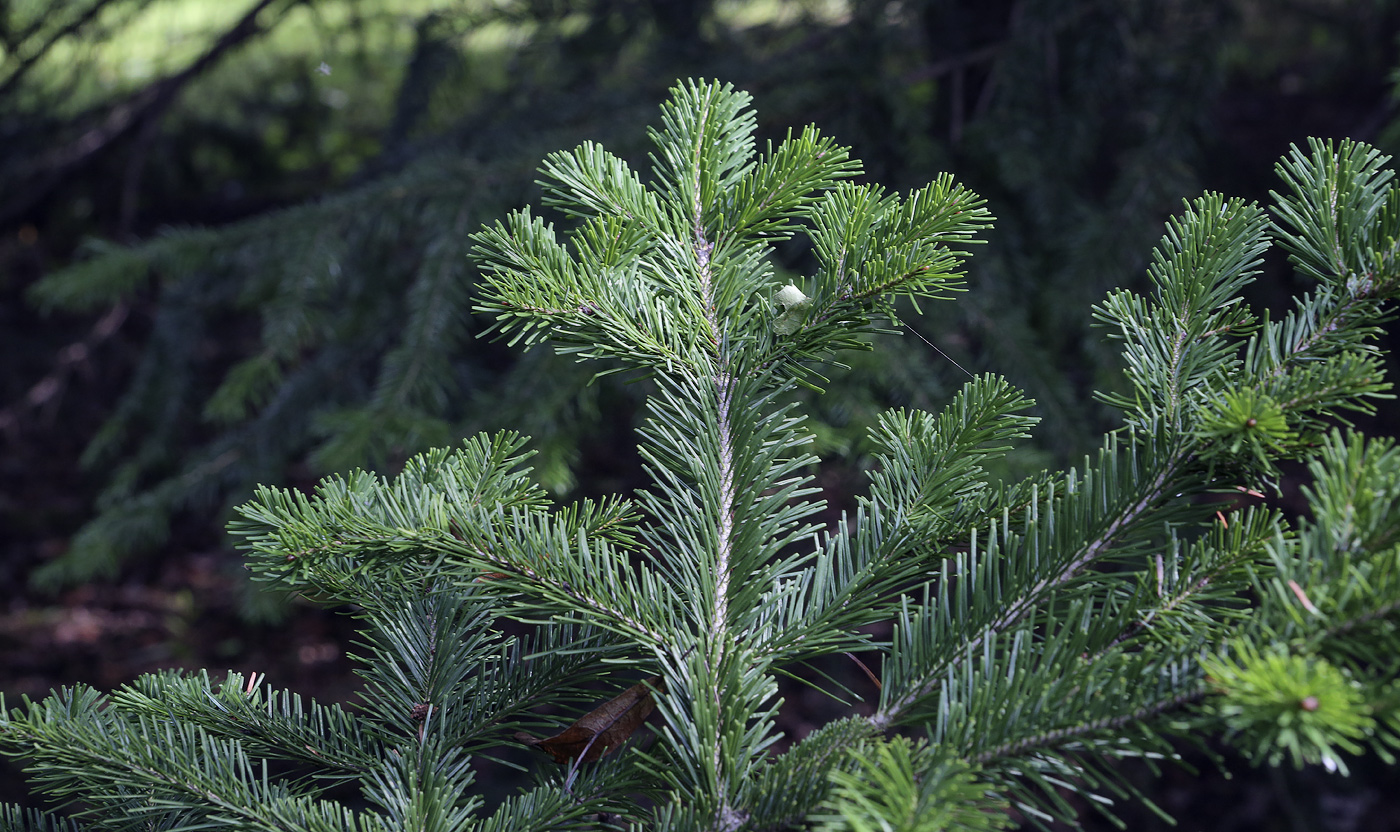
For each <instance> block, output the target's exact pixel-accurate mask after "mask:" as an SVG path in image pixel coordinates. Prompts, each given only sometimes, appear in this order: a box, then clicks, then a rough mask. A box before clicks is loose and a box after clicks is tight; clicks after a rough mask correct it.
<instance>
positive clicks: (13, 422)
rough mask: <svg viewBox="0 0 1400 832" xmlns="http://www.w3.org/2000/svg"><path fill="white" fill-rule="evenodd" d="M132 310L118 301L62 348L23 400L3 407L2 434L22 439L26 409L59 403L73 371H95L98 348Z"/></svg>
mask: <svg viewBox="0 0 1400 832" xmlns="http://www.w3.org/2000/svg"><path fill="white" fill-rule="evenodd" d="M129 312H130V306H129V305H128V304H127V303H126V302H125V301H120V302H118V303H117V304H115V305H114V306H113V307H112V308H111V309H109V310H107V314H105V315H103V316H102V317H101V318H100V319H99V320H98V321H97V323H95V324H93V326H92V329H90V330H88V334H87V337H85V338H83V340H81V341H74V342H73V343H71V344H69V345H68V346H66V347H64V348H63V349H61V350H59V351H58V354H57V356H56V357H55V359H54V368H53V370H52V371H51V372H50V373H49V374H48V375H46V376H44V377H43V378H41V379H39V381H38V382H37V383H35V384H34V385H33V386H32V387H30V388H29V392H28V393H26V394H25V396H24V398H23V399H21V400H20V401H17V402H14V403H13V404H11V405H10V406H9V407H6V408H4V409H0V434H2V435H4V436H6V437H8V438H9V439H10V441H18V440H19V438H20V417H21V416H22V415H23V414H24V413H25V412H26V411H30V410H39V409H41V408H44V407H45V406H47V405H50V404H52V403H54V402H56V401H57V400H58V398H59V396H61V395H62V394H63V388H64V387H65V386H66V385H67V383H68V378H69V376H71V375H72V374H73V373H75V372H80V371H88V370H91V358H92V353H93V350H94V348H96V347H97V345H98V344H101V343H102V342H103V341H106V340H107V339H108V338H111V337H112V336H113V335H115V334H116V333H117V331H118V330H119V329H121V326H122V324H123V323H125V322H126V318H127V314H128V313H129Z"/></svg>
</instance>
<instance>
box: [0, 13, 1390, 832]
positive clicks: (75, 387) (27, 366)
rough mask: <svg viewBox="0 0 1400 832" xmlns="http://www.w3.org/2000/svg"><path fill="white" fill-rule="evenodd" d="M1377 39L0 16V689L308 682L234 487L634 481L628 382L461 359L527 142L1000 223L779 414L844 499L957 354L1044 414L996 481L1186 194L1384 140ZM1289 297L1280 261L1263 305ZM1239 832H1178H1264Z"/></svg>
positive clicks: (666, 21)
mask: <svg viewBox="0 0 1400 832" xmlns="http://www.w3.org/2000/svg"><path fill="white" fill-rule="evenodd" d="M1397 24H1400V3H1397V2H1395V1H1394V0H902V2H900V1H897V0H882V1H880V2H876V1H875V0H753V2H744V1H743V0H575V1H568V2H566V0H238V1H237V2H234V0H0V355H3V356H4V358H5V360H4V363H3V373H0V442H3V443H4V450H3V453H0V545H3V547H4V555H5V556H4V559H3V562H0V582H3V583H4V585H6V586H8V587H11V588H12V590H11V593H10V594H9V597H8V598H7V600H6V602H5V603H6V606H5V607H4V609H3V612H0V616H3V618H0V650H3V651H4V658H3V662H0V664H3V665H4V666H5V667H6V668H7V672H6V673H5V678H4V679H0V687H3V688H4V689H6V690H9V691H14V692H23V693H29V694H39V693H43V692H44V691H46V690H47V689H48V688H49V687H50V686H51V685H53V684H58V683H62V682H68V681H73V680H75V679H83V680H85V681H89V682H93V683H96V684H106V685H110V684H115V683H117V682H120V681H123V680H124V679H126V678H129V677H130V676H132V675H135V674H136V673H139V672H141V671H143V670H147V669H150V668H151V667H154V666H170V665H172V664H181V663H187V664H190V665H192V666H207V665H214V666H220V665H221V664H222V665H223V666H239V667H244V666H248V667H252V668H254V669H258V670H264V671H265V670H267V666H268V664H276V663H278V662H289V663H290V664H291V666H292V667H293V669H294V675H296V674H300V675H299V676H298V678H299V679H300V681H302V682H305V683H308V684H313V685H314V684H315V681H316V680H322V681H321V684H322V687H327V686H329V687H330V690H329V695H335V694H336V691H337V690H340V689H338V688H336V687H335V686H336V685H343V684H345V681H344V672H343V671H344V667H343V666H342V664H341V663H340V660H339V659H338V658H337V656H338V655H339V648H336V647H334V644H335V643H336V639H337V638H338V637H339V636H340V635H341V634H340V633H338V632H337V631H336V630H335V629H334V628H335V627H336V626H338V625H336V624H334V623H328V621H327V620H326V619H324V618H318V617H317V614H316V613H314V612H313V611H309V610H300V611H293V612H290V613H289V608H288V607H287V606H286V605H285V604H284V603H281V602H276V601H269V600H268V599H260V598H259V596H257V595H256V594H253V593H248V592H246V591H245V590H242V589H239V587H240V586H241V585H242V582H241V578H239V577H238V575H239V573H240V572H241V570H239V569H238V568H237V567H238V560H237V557H236V555H235V554H234V553H232V552H231V551H229V549H228V547H227V545H226V543H225V541H224V540H223V537H222V533H221V526H222V522H223V519H224V517H225V514H226V512H227V509H228V507H229V506H230V505H231V504H234V503H237V502H241V501H243V500H244V499H246V497H247V495H248V493H249V492H250V490H251V488H252V486H253V485H254V484H255V483H258V482H264V483H291V484H299V485H309V484H310V483H312V482H314V481H315V479H316V478H317V477H319V476H320V475H322V474H324V473H326V472H330V471H343V470H346V469H348V468H351V467H355V466H363V467H367V468H372V469H375V470H379V471H383V472H386V473H387V472H392V471H394V470H395V469H396V468H397V466H399V465H400V464H401V463H402V461H403V460H404V459H406V458H407V457H408V456H410V455H412V454H413V453H416V452H418V451H421V450H423V449H425V448H427V447H431V446H434V445H443V444H450V443H454V442H456V441H458V439H459V438H460V437H462V436H465V435H467V434H470V433H472V432H475V431H477V430H481V429H494V428H499V427H511V428H515V429H519V430H521V431H523V432H525V433H527V434H529V435H531V436H533V437H534V447H535V448H536V449H537V450H538V451H539V456H538V457H537V460H536V462H537V475H538V477H539V478H540V480H541V482H542V483H544V484H545V485H546V486H547V487H549V488H550V489H551V490H552V491H554V492H555V493H557V494H559V495H560V496H561V498H572V497H576V496H590V495H597V494H602V493H610V492H614V491H619V490H622V491H625V490H628V489H631V488H633V487H635V486H637V485H639V484H641V483H642V478H641V475H640V470H639V466H638V463H637V460H636V456H635V453H634V451H633V449H632V446H631V443H632V441H633V439H632V427H633V424H634V419H635V414H636V412H637V406H638V403H639V402H640V400H641V398H642V397H643V395H644V394H645V392H646V383H645V382H644V381H642V382H633V383H630V384H629V383H625V382H623V381H619V380H617V378H616V377H613V376H610V377H608V378H606V379H603V380H599V381H597V382H595V383H591V384H590V380H591V373H592V370H591V369H582V368H579V367H577V366H576V365H574V364H572V363H571V362H569V361H566V360H561V359H559V358H558V357H556V356H554V355H552V354H551V353H549V352H548V351H547V350H545V349H537V350H534V351H532V352H529V353H525V354H520V353H518V352H516V351H512V350H509V349H507V348H506V347H505V346H504V345H502V344H499V343H493V342H491V341H489V340H486V339H478V338H477V337H476V335H477V334H478V333H479V332H480V331H481V329H482V328H483V325H484V322H483V321H482V320H480V319H478V318H477V317H476V316H474V315H473V313H472V311H471V310H472V303H473V291H474V280H475V271H474V269H473V266H472V263H471V261H470V259H469V257H468V244H467V234H468V233H470V232H471V231H473V230H475V229H476V228H478V227H479V226H480V225H481V224H483V223H485V222H490V221H493V220H494V219H496V218H498V217H500V216H502V215H504V214H505V213H506V212H507V211H508V210H509V209H511V208H514V207H517V206H520V205H523V204H525V203H527V202H536V201H537V196H538V195H537V189H536V186H535V184H534V178H535V168H536V166H537V165H538V163H539V161H540V159H541V158H542V157H543V156H544V154H546V153H548V152H550V151H553V150H558V149H565V148H571V147H573V146H574V145H576V144H578V143H579V142H581V141H583V140H585V139H588V140H594V141H601V142H603V143H604V144H606V145H607V146H608V147H609V148H610V149H611V150H613V151H614V152H616V153H618V154H619V155H621V156H622V157H624V158H626V159H628V160H630V161H631V162H632V163H633V164H634V165H635V166H637V167H639V168H642V169H645V165H646V153H647V150H648V148H647V146H646V143H645V138H644V133H643V127H644V125H646V124H647V123H648V122H649V121H651V120H653V118H654V116H655V113H656V107H657V104H658V103H659V102H660V101H661V100H662V98H663V97H664V95H665V92H666V90H667V88H668V87H669V86H670V85H671V84H672V83H673V82H674V81H675V80H676V79H677V78H681V77H685V76H704V77H711V78H718V79H721V80H724V81H728V82H732V83H734V84H735V85H736V86H739V87H741V88H743V89H746V90H748V91H749V92H751V93H752V94H753V95H754V96H755V99H756V107H757V110H758V115H759V124H760V128H759V129H760V140H762V139H773V140H775V141H776V140H781V138H782V136H783V135H784V133H785V131H786V130H787V129H788V128H792V127H800V126H801V125H804V124H807V123H815V124H817V125H819V126H820V127H821V128H822V129H823V130H824V131H826V132H828V133H831V134H834V135H835V136H836V137H837V139H838V140H839V141H841V142H843V143H846V144H849V145H851V146H852V147H853V152H854V155H855V157H856V158H859V159H861V160H863V161H864V163H865V170H866V178H867V179H868V180H869V181H874V182H879V183H881V184H883V185H885V186H887V187H889V188H891V189H907V188H910V187H916V186H920V185H923V184H924V183H926V182H928V181H929V180H931V179H932V178H933V177H934V176H935V175H936V174H937V173H938V172H940V171H944V170H947V171H951V172H953V173H954V175H955V176H956V177H957V178H958V179H959V180H960V181H961V182H963V183H966V184H967V185H968V186H969V187H971V188H972V189H974V190H976V191H978V192H979V193H981V194H983V195H984V196H986V197H987V199H988V201H989V204H990V207H991V210H992V212H993V214H995V215H996V216H997V217H998V222H997V224H996V228H995V230H994V231H993V232H991V233H990V234H989V235H988V238H987V239H988V241H989V245H987V246H986V247H983V248H979V250H978V251H977V252H976V256H975V257H974V258H973V259H972V262H971V266H970V271H969V275H968V289H969V291H968V292H967V293H966V294H965V295H963V296H962V297H960V298H959V299H958V301H957V302H956V303H945V304H938V305H934V306H926V307H925V308H924V309H923V310H922V311H921V314H919V313H915V311H914V310H909V312H910V314H909V316H908V317H907V318H906V320H905V326H903V327H901V330H902V334H901V335H890V336H887V337H883V338H882V339H881V341H882V343H880V344H878V345H877V347H878V348H877V350H876V351H874V352H871V353H861V354H855V355H852V356H850V357H849V361H848V363H849V364H850V369H849V370H847V371H843V372H838V373H835V374H833V376H832V378H831V380H830V383H829V384H828V385H827V388H828V395H826V396H821V397H813V398H810V399H809V400H807V401H806V402H804V408H805V409H806V412H807V413H808V414H809V415H810V417H811V418H812V420H813V423H814V427H815V429H816V431H817V434H818V437H819V445H820V447H819V451H820V452H821V454H822V455H823V457H824V458H825V459H827V460H828V461H829V463H830V465H829V466H828V467H827V468H824V469H823V471H822V473H821V476H822V480H821V484H822V485H823V486H825V487H826V488H827V489H828V493H829V498H830V499H831V502H832V506H833V511H835V510H839V509H840V508H841V507H842V506H843V498H845V497H847V496H849V495H850V493H852V492H853V491H854V490H856V489H859V488H861V487H862V480H861V477H860V476H859V473H860V470H861V467H862V465H863V461H864V444H863V442H864V435H865V429H866V427H867V426H868V425H869V424H870V422H871V420H872V419H873V416H874V414H875V413H876V412H878V411H879V410H880V409H883V408H885V407H888V406H890V405H913V406H919V407H929V406H933V405H936V404H937V403H939V402H941V401H942V400H943V399H945V398H946V397H947V395H948V394H949V393H950V391H952V390H955V389H956V388H957V386H959V385H960V384H961V382H962V380H963V379H965V378H966V375H965V371H970V372H974V373H976V372H980V371H994V372H998V373H1001V374H1004V375H1006V376H1007V377H1008V378H1009V379H1010V380H1011V381H1012V382H1013V383H1015V384H1017V385H1019V386H1021V387H1022V388H1024V389H1025V390H1027V391H1028V392H1029V393H1030V394H1031V395H1032V396H1033V397H1034V398H1035V399H1036V400H1037V401H1038V402H1039V415H1041V416H1043V417H1044V421H1043V422H1042V424H1041V426H1040V427H1039V429H1038V431H1037V435H1036V440H1035V442H1034V444H1032V445H1030V446H1028V447H1026V448H1025V449H1023V450H1022V451H1021V452H1020V453H1019V454H1018V455H1016V456H1013V457H1012V458H1010V459H1009V460H1008V462H1007V470H1006V472H1005V473H1007V474H1008V475H1016V474H1021V473H1025V472H1028V471H1032V470H1036V469H1039V468H1040V467H1043V466H1046V465H1052V464H1059V463H1063V462H1067V461H1071V460H1073V459H1075V458H1076V457H1077V456H1078V454H1080V453H1082V451H1083V450H1085V449H1086V448H1087V447H1088V445H1089V443H1091V442H1092V441H1094V438H1095V437H1096V436H1098V435H1099V434H1100V433H1101V432H1102V431H1103V430H1105V429H1109V428H1111V427H1112V426H1113V424H1114V423H1113V414H1112V413H1109V412H1107V411H1106V410H1104V409H1103V408H1102V407H1101V406H1100V405H1097V404H1095V403H1094V401H1093V399H1092V398H1091V396H1090V391H1092V390H1095V389H1100V390H1112V389H1116V388H1117V386H1118V385H1119V384H1121V381H1120V379H1119V375H1118V374H1117V365H1116V356H1115V354H1114V353H1113V351H1112V349H1111V348H1110V347H1109V346H1108V345H1107V344H1106V343H1105V342H1104V340H1103V339H1102V338H1100V337H1098V335H1097V334H1096V333H1095V332H1094V331H1093V330H1092V329H1091V328H1090V327H1089V316H1088V310H1089V306H1090V305H1091V304H1092V303H1094V302H1095V301H1097V300H1099V299H1100V298H1101V297H1102V296H1103V295H1104V293H1105V292H1106V291H1107V290H1108V289H1109V288H1111V287H1114V286H1120V285H1138V284H1139V283H1140V281H1141V280H1142V278H1143V275H1144V269H1145V267H1146V262H1147V257H1148V253H1149V252H1150V250H1151V247H1152V245H1153V243H1154V242H1155V241H1156V239H1157V238H1158V237H1159V236H1160V235H1161V233H1162V226H1161V224H1162V222H1163V220H1164V219H1165V218H1166V217H1167V216H1168V215H1169V214H1171V213H1172V212H1174V211H1175V210H1177V208H1178V207H1179V206H1180V204H1181V199H1182V198H1183V197H1189V196H1193V195H1196V194H1198V193H1199V192H1200V191H1201V190H1203V189H1207V188H1208V189H1213V190H1220V191H1223V192H1225V193H1227V194H1230V195H1240V196H1245V197H1247V198H1252V199H1259V200H1267V191H1268V189H1269V188H1270V187H1272V186H1273V181H1274V179H1273V162H1274V161H1275V160H1276V159H1277V158H1278V157H1279V156H1280V155H1281V154H1282V153H1283V152H1285V151H1286V150H1287V147H1288V145H1289V143H1292V142H1298V143H1302V142H1303V141H1304V139H1305V138H1306V137H1307V136H1309V135H1317V136H1322V137H1336V138H1340V137H1343V136H1349V137H1352V138H1356V139H1360V140H1364V141H1368V142H1372V143H1374V144H1377V145H1378V146H1380V147H1381V148H1382V149H1383V150H1387V151H1388V152H1394V150H1395V149H1396V148H1397V147H1400V120H1397V119H1396V111H1395V107H1394V100H1393V99H1394V96H1393V90H1394V86H1395V80H1396V64H1397V49H1396V47H1397V42H1396V36H1397V32H1400V28H1398V27H1397ZM806 257H807V251H806V250H805V249H804V248H803V246H802V245H800V244H798V243H793V244H789V245H784V246H783V247H782V248H781V249H780V250H779V251H778V252H777V254H776V259H777V264H778V267H779V269H780V270H790V271H791V272H792V273H794V274H800V272H801V270H802V269H803V267H804V264H805V262H806ZM1294 281H1295V278H1294V277H1293V276H1292V275H1291V274H1290V272H1289V271H1288V269H1287V267H1286V263H1284V262H1282V260H1281V258H1280V259H1276V260H1274V261H1271V262H1270V264H1269V271H1268V272H1267V273H1266V274H1265V275H1264V276H1263V279H1262V280H1261V281H1260V282H1259V283H1258V284H1256V286H1255V288H1254V292H1255V295H1254V301H1255V302H1256V303H1257V304H1259V305H1260V306H1270V305H1273V306H1278V305H1280V304H1281V303H1283V299H1284V298H1285V297H1287V296H1289V295H1291V294H1292V293H1293V292H1294V290H1295V289H1296V288H1297V287H1296V286H1295V284H1294ZM1393 418H1394V415H1393V412H1392V413H1391V414H1382V416H1381V418H1380V419H1378V420H1377V422H1376V423H1375V424H1373V425H1369V426H1368V427H1371V428H1372V429H1373V430H1374V429H1377V428H1379V429H1381V430H1384V429H1385V428H1384V426H1385V425H1386V424H1387V422H1386V420H1387V419H1393ZM1392 424H1393V422H1392ZM1286 495H1287V489H1285V499H1286ZM288 614H292V615H294V616H295V618H294V621H293V623H294V625H295V626H294V627H293V628H292V630H291V633H292V635H290V636H279V641H278V642H277V643H276V645H272V644H269V643H267V642H266V640H265V638H264V636H266V635H267V634H269V633H274V632H279V631H278V630H273V629H267V627H268V626H269V624H268V622H271V621H273V620H276V619H277V618H278V617H279V616H286V615H288ZM288 657H290V658H288ZM259 662H261V663H262V664H259ZM288 672H289V673H293V670H289V671H288ZM325 680H331V681H325ZM286 681H287V682H288V683H295V682H296V681H297V679H294V678H287V679H286ZM341 693H342V694H343V690H341ZM1168 779H1169V780H1170V778H1168ZM1260 782H1263V781H1260ZM1231 788H1234V789H1235V790H1236V792H1235V793H1238V792H1239V790H1240V789H1244V790H1245V791H1246V792H1247V790H1248V786H1247V784H1240V783H1236V784H1233V785H1232V786H1231ZM1263 788H1265V790H1266V791H1268V790H1270V789H1272V791H1270V792H1269V793H1270V794H1275V795H1277V794H1286V793H1287V792H1288V790H1287V789H1282V791H1280V789H1279V787H1278V784H1277V783H1273V784H1270V783H1264V786H1263ZM0 796H2V795H0ZM1163 802H1164V803H1167V804H1170V800H1169V799H1166V798H1163ZM1232 805H1234V809H1232V811H1234V810H1238V809H1239V808H1240V806H1241V805H1243V804H1240V803H1238V801H1236V802H1235V803H1234V804H1232ZM1347 805H1349V806H1351V805H1356V804H1355V803H1354V801H1353V802H1352V803H1348V804H1347ZM1171 808H1172V807H1171V806H1170V805H1168V809H1169V810H1171ZM1310 811H1314V814H1316V813H1317V812H1321V811H1322V810H1321V809H1315V810H1310ZM1237 814H1238V812H1237ZM1294 814H1298V813H1294ZM1306 814H1307V813H1306V812H1303V813H1302V814H1301V815H1299V816H1300V817H1301V816H1302V815H1306ZM1324 814H1325V813H1324ZM1231 817H1232V816H1231V815H1229V813H1228V812H1227V813H1226V814H1224V815H1219V814H1217V816H1216V817H1215V818H1214V823H1213V824H1212V825H1211V826H1210V827H1209V828H1212V829H1236V828H1238V829H1246V828H1264V827H1256V826H1249V825H1247V824H1246V822H1245V821H1243V820H1241V821H1239V822H1238V823H1236V822H1235V821H1232V820H1230V818H1231ZM1240 817H1243V815H1240ZM1319 817H1321V815H1319ZM1324 821H1325V819H1323V820H1318V821H1317V822H1318V823H1324ZM1149 822H1150V821H1144V823H1149ZM1280 822H1282V821H1280ZM1300 822H1301V821H1300ZM1325 822H1327V823H1331V821H1325ZM1232 823H1233V824H1234V825H1232ZM1240 824H1246V825H1240ZM1144 828H1147V827H1144ZM1269 828H1274V827H1269ZM1277 828H1299V829H1302V828H1307V829H1312V828H1318V829H1322V828H1338V829H1341V828H1343V827H1341V826H1294V827H1289V826H1279V827H1277ZM1367 828H1373V829H1374V828H1381V827H1377V826H1370V827H1367ZM1391 828H1400V826H1395V827H1391Z"/></svg>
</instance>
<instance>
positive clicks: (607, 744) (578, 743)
mask: <svg viewBox="0 0 1400 832" xmlns="http://www.w3.org/2000/svg"><path fill="white" fill-rule="evenodd" d="M660 690H663V686H662V684H661V677H660V676H652V677H651V678H649V679H643V680H642V681H640V682H638V683H637V684H635V685H633V686H632V687H630V688H628V689H627V690H625V691H623V692H622V693H620V694H618V695H617V696H614V697H613V698H612V699H609V700H608V701H606V702H604V703H603V704H601V705H599V706H598V707H596V708H594V709H593V710H591V711H589V712H588V713H586V714H584V715H583V716H581V717H579V718H578V721H577V722H575V723H574V724H573V725H570V726H569V727H568V728H565V729H564V730H563V731H560V732H559V733H558V734H555V735H554V736H552V737H546V738H544V739H538V738H536V737H532V736H530V735H529V734H527V733H525V732H524V731H518V732H516V734H515V738H516V739H517V740H519V741H520V742H523V743H525V744H526V745H532V746H534V747H536V748H539V749H542V750H544V751H546V752H548V753H549V756H551V757H553V758H554V762H556V763H567V762H569V761H571V760H574V759H578V760H579V762H583V763H591V762H593V761H594V760H596V759H598V758H599V757H601V756H603V755H604V754H609V753H611V752H613V751H616V750H617V749H618V748H620V747H622V744H623V743H624V742H626V741H627V738H628V737H630V736H632V734H633V732H635V731H636V730H637V729H638V728H640V727H642V723H643V722H646V719H647V717H649V716H651V712H652V711H654V710H656V700H655V699H654V698H653V697H652V693H653V692H655V691H660Z"/></svg>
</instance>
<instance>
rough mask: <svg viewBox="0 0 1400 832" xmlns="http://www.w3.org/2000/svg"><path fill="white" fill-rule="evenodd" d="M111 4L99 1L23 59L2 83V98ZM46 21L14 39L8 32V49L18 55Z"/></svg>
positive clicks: (31, 27) (42, 19)
mask: <svg viewBox="0 0 1400 832" xmlns="http://www.w3.org/2000/svg"><path fill="white" fill-rule="evenodd" d="M110 2H112V0H97V2H95V3H93V4H92V6H91V7H89V8H88V9H87V11H85V12H83V13H82V14H80V15H78V16H77V17H76V18H74V19H73V20H70V21H69V22H68V23H67V25H65V26H63V27H61V28H60V29H59V30H58V31H56V32H54V33H53V35H52V36H51V37H49V39H48V40H47V41H45V42H44V45H43V46H40V47H39V48H38V49H36V50H35V51H34V52H32V53H31V54H29V55H28V56H27V57H24V58H21V59H20V61H19V65H18V66H16V67H15V70H14V72H11V73H10V75H9V77H7V78H6V79H5V80H4V81H0V98H4V97H5V96H7V95H9V94H10V92H11V91H13V90H14V88H15V86H16V85H17V84H19V82H20V81H21V80H23V78H24V76H25V75H26V74H27V73H28V72H29V70H30V69H32V68H33V67H34V65H35V64H37V63H38V62H39V60H40V59H41V58H43V57H44V56H45V55H47V54H48V53H49V50H50V49H52V48H53V46H54V44H56V43H58V42H59V41H61V40H63V39H64V38H66V37H70V36H72V35H76V34H77V33H78V32H79V31H81V30H82V28H83V27H84V26H86V25H88V24H89V23H91V22H92V21H93V20H94V19H95V18H96V17H97V15H98V14H99V13H101V11H102V10H103V9H104V8H106V7H107V4H109V3H110ZM44 20H45V18H44V17H39V18H37V19H36V20H35V21H34V22H33V23H32V24H30V26H29V27H28V28H27V29H25V30H24V31H23V32H20V33H19V34H17V35H15V36H14V37H11V36H10V35H9V33H8V32H6V33H5V41H6V43H5V45H6V47H7V48H8V49H10V50H14V51H15V52H16V53H17V52H18V48H19V46H20V44H22V43H24V42H25V41H27V40H29V39H30V38H32V37H34V36H35V35H37V34H38V33H39V29H40V28H41V27H42V26H43V23H44Z"/></svg>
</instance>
